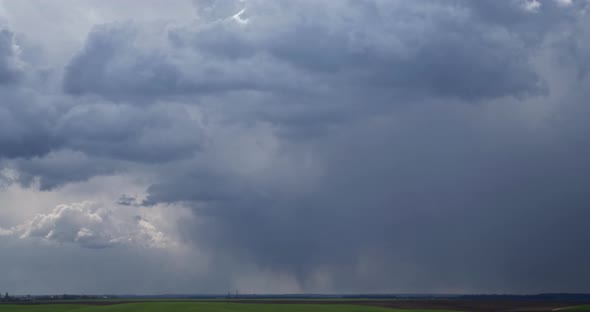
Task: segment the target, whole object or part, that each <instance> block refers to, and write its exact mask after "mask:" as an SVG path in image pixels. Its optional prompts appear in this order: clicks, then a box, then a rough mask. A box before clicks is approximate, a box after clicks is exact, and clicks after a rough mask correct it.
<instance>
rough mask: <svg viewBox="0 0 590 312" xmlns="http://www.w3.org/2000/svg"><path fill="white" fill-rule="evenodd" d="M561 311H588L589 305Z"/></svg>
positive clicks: (589, 309)
mask: <svg viewBox="0 0 590 312" xmlns="http://www.w3.org/2000/svg"><path fill="white" fill-rule="evenodd" d="M562 310H563V311H590V305H586V306H579V307H571V308H565V309H562Z"/></svg>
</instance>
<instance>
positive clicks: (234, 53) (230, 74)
mask: <svg viewBox="0 0 590 312" xmlns="http://www.w3.org/2000/svg"><path fill="white" fill-rule="evenodd" d="M244 6H245V8H244V10H245V11H244V12H245V13H247V14H248V15H247V16H248V18H245V19H246V20H247V23H246V22H238V21H236V20H235V19H233V18H229V17H227V18H226V19H220V20H215V21H213V22H211V23H209V24H205V25H201V24H197V25H195V26H191V27H176V28H172V29H170V30H168V31H167V33H166V32H162V31H160V32H155V33H148V34H151V35H155V36H160V37H162V38H163V39H164V41H165V42H164V44H163V45H161V46H158V47H157V48H152V47H149V46H148V47H147V50H146V46H145V45H146V43H145V42H144V41H142V40H146V39H148V38H149V36H146V34H143V35H142V34H138V33H137V32H138V28H139V27H140V26H137V25H133V24H122V25H115V26H102V27H99V28H97V29H95V30H94V31H93V32H92V34H91V35H90V36H89V38H88V40H87V42H86V46H85V47H84V49H83V51H81V53H80V54H79V55H78V56H76V57H75V58H74V60H73V61H72V62H71V63H70V64H69V65H68V67H67V70H66V75H65V78H64V88H65V90H66V91H67V92H69V93H72V94H87V93H89V94H99V95H102V96H105V97H107V98H113V97H123V98H129V97H131V98H133V97H143V96H148V97H151V98H153V97H158V96H179V95H186V94H197V95H198V94H207V93H223V92H227V91H232V90H234V91H236V90H237V91H240V90H258V91H264V92H280V93H292V92H294V91H296V92H310V91H313V90H314V89H318V88H320V86H321V87H326V86H328V87H332V88H337V89H340V90H343V91H346V90H347V89H349V88H351V87H354V86H358V85H359V84H360V85H362V86H363V87H365V88H370V87H380V88H384V89H391V90H394V91H395V92H396V93H399V94H405V95H406V96H407V95H415V94H424V95H428V96H450V97H459V98H465V99H469V100H477V99H481V98H494V97H502V96H521V95H527V94H536V93H539V92H542V91H543V90H544V85H543V83H542V81H541V80H540V78H539V77H538V76H537V75H536V73H535V72H534V70H533V69H532V68H531V64H530V57H531V55H530V53H531V52H532V51H531V50H529V49H526V40H525V39H523V37H524V35H526V33H527V31H530V30H529V29H524V30H522V31H520V30H519V29H518V30H519V31H520V32H518V33H514V32H512V31H511V30H510V29H508V28H506V27H498V26H497V23H480V22H479V19H480V16H479V15H478V14H471V12H470V9H472V8H471V6H472V5H467V4H464V5H444V4H437V3H434V4H429V5H423V4H409V3H406V4H399V3H387V2H378V3H374V2H359V3H357V4H345V5H344V4H331V3H319V4H315V5H314V4H309V3H305V4H302V5H295V4H280V5H277V4H275V5H268V4H266V3H258V2H253V3H248V4H247V5H244ZM269 6H270V8H268V7H269ZM314 6H317V7H318V9H316V8H314ZM474 6H475V7H476V9H478V8H479V7H478V5H474ZM476 9H474V10H476ZM518 9H519V10H520V11H524V10H523V9H522V8H520V7H519V8H518ZM236 10H237V9H236ZM328 10H334V11H338V12H339V13H340V15H325V14H326V11H328ZM478 10H481V9H478ZM476 11H477V10H476ZM270 14H274V15H276V16H273V15H270ZM520 14H523V15H524V14H527V13H526V12H522V13H520ZM528 15H533V14H531V13H528ZM229 16H231V15H229ZM304 16H305V17H304ZM519 16H520V15H519ZM526 17H529V16H526ZM273 23H276V25H273ZM537 32H541V30H537ZM521 35H522V36H521ZM165 39H168V40H167V41H168V42H166V40H165ZM499 64H501V66H498V65H499ZM490 80H492V81H495V83H494V84H491V83H489V81H490ZM381 92H383V91H381ZM408 93H409V94H408Z"/></svg>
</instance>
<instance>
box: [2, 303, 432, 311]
mask: <svg viewBox="0 0 590 312" xmlns="http://www.w3.org/2000/svg"><path fill="white" fill-rule="evenodd" d="M135 311H137V312H139V311H142V312H144V311H145V312H176V311H178V312H185V311H186V312H193V311H194V312H275V311H276V312H400V311H411V312H431V311H432V312H434V310H397V309H388V308H379V307H368V306H355V305H337V304H334V305H332V304H329V305H326V304H240V303H221V302H144V303H125V304H115V305H108V306H93V305H77V304H43V305H4V304H0V312H135ZM435 311H436V312H443V311H442V310H435Z"/></svg>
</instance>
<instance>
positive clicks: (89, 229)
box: [0, 202, 173, 248]
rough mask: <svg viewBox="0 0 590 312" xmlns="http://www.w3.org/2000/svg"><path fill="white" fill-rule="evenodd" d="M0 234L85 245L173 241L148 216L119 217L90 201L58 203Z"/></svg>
mask: <svg viewBox="0 0 590 312" xmlns="http://www.w3.org/2000/svg"><path fill="white" fill-rule="evenodd" d="M0 234H3V235H16V236H19V237H20V238H21V239H42V240H44V241H48V242H55V243H75V244H79V245H80V246H82V247H86V248H105V247H111V246H116V245H136V246H142V247H167V246H169V245H170V244H173V242H172V241H171V240H170V239H169V238H168V236H167V235H166V234H164V233H163V232H162V231H160V230H159V229H158V228H157V227H156V226H155V225H154V224H152V223H150V221H149V220H147V219H145V218H143V217H141V216H135V217H131V218H130V217H127V218H125V217H122V216H119V215H117V214H116V213H114V211H113V210H112V209H108V208H105V207H103V206H102V205H98V204H96V203H92V202H79V203H72V204H64V205H58V206H57V207H55V209H53V211H51V212H50V213H47V214H38V215H37V216H35V217H34V218H33V219H31V220H29V221H27V222H25V223H23V224H21V225H18V226H16V227H13V228H12V229H9V230H6V229H4V230H2V231H1V232H0Z"/></svg>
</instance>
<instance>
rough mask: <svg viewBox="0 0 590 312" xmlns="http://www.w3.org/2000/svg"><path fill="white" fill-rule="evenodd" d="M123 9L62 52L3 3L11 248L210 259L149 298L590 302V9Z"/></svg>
mask: <svg viewBox="0 0 590 312" xmlns="http://www.w3.org/2000/svg"><path fill="white" fill-rule="evenodd" d="M105 3H106V4H104V3H103V4H101V5H98V4H97V3H94V2H92V1H88V2H85V3H84V5H85V6H88V7H90V8H94V9H95V10H96V12H98V13H96V14H98V16H99V20H98V21H97V22H96V23H95V25H93V26H92V27H88V28H87V29H88V30H87V31H79V33H78V32H76V31H72V33H70V34H68V35H69V36H71V38H69V37H68V38H69V39H68V40H67V42H75V43H76V44H75V45H74V44H68V45H64V47H63V51H60V52H61V53H57V54H60V55H61V56H62V57H59V58H56V59H55V60H54V61H52V55H56V51H55V50H51V51H52V53H49V52H47V51H49V49H50V48H49V47H45V46H44V45H45V44H47V43H43V42H40V43H38V46H37V45H35V44H33V43H32V42H31V41H32V38H36V36H35V34H36V30H35V29H34V27H33V28H26V27H25V28H23V29H19V28H18V27H19V25H20V27H22V25H23V23H18V22H17V21H18V20H19V18H20V19H23V18H24V17H23V15H22V14H23V13H22V12H23V10H24V12H29V11H27V9H26V8H24V9H23V8H22V7H19V5H16V4H11V3H8V2H0V8H3V10H0V14H5V15H6V18H5V19H3V18H0V23H3V21H4V20H6V21H7V22H6V23H5V24H6V25H5V26H3V28H2V29H3V30H2V31H0V96H1V97H2V101H1V105H0V165H1V167H2V169H3V171H1V172H2V175H0V178H2V179H1V180H0V181H2V183H0V190H2V192H0V197H2V196H6V198H7V199H6V200H4V201H3V200H2V198H0V205H3V206H4V205H7V206H6V207H1V208H2V209H3V210H4V211H3V212H2V213H0V218H5V220H10V221H4V220H0V235H1V236H0V241H10V242H11V243H10V244H7V246H8V247H5V248H3V247H2V246H0V252H4V251H3V250H7V251H11V252H12V253H13V255H11V257H10V259H8V260H3V261H8V262H10V265H18V259H19V258H18V257H19V256H18V254H19V253H22V254H23V255H26V254H27V251H26V250H27V249H28V248H31V249H34V248H36V247H35V246H37V245H38V244H42V249H43V250H44V251H47V252H49V253H51V254H52V257H51V259H53V260H52V261H55V263H54V264H53V265H54V266H58V267H59V262H60V261H61V260H60V259H61V258H60V256H59V255H60V253H61V252H65V250H68V251H71V250H76V252H75V253H74V254H76V255H79V256H80V258H81V259H84V260H83V261H88V262H90V263H94V262H97V261H100V259H113V257H115V255H116V256H117V257H119V256H120V257H124V258H125V260H124V261H122V262H121V264H120V265H119V266H117V265H116V264H112V266H113V267H117V268H116V269H117V270H123V269H124V268H123V267H131V266H133V265H134V264H133V263H134V261H141V260H138V259H137V258H135V257H138V255H139V254H142V255H143V254H145V255H149V257H151V259H153V262H149V261H148V262H147V263H145V267H143V266H142V268H143V269H145V270H149V271H151V270H157V268H158V267H160V266H161V264H162V263H182V264H183V265H179V266H178V268H179V270H180V269H182V268H186V266H187V265H188V263H190V262H191V261H194V262H195V263H199V264H200V265H199V266H197V267H198V268H194V269H193V270H190V273H187V274H188V275H187V276H186V277H185V278H184V279H182V280H180V281H179V284H178V285H176V287H175V286H172V285H170V284H169V283H158V282H154V281H155V280H161V279H163V278H165V277H164V276H165V275H160V274H159V273H154V274H155V275H154V276H153V279H150V280H149V281H147V282H146V285H145V287H141V288H140V289H138V290H134V289H133V287H134V286H133V285H135V283H132V282H125V281H124V280H121V281H120V282H119V283H117V286H116V287H115V289H116V290H115V292H127V293H129V292H143V293H149V292H152V293H161V292H165V291H171V290H173V291H175V292H193V291H194V290H195V289H196V290H198V291H200V292H222V293H225V292H226V291H227V290H228V289H235V288H241V289H244V290H245V291H246V290H247V289H250V290H252V289H253V290H252V291H257V292H275V291H278V290H280V291H282V292H347V293H351V292H355V293H359V292H361V293H362V292H402V293H410V292H412V293H416V292H422V293H433V292H441V293H449V292H469V293H481V292H501V293H507V292H518V293H531V292H553V291H559V292H587V291H590V289H588V285H587V283H585V282H584V281H585V280H587V279H588V278H590V269H589V268H588V266H587V263H589V262H590V252H589V251H586V250H587V248H585V245H586V242H588V241H590V234H589V233H588V231H586V230H585V228H586V227H587V226H586V224H587V220H589V219H590V210H589V209H588V207H589V205H590V195H588V194H590V189H589V186H588V185H589V184H588V183H587V177H588V176H589V174H590V163H589V162H588V159H590V158H589V156H590V149H589V148H588V146H590V139H588V136H587V135H586V134H587V133H588V131H590V128H589V126H588V120H587V119H588V118H587V117H588V116H589V115H588V113H590V108H588V105H587V103H586V102H587V99H588V98H589V96H590V94H589V91H588V88H587V87H586V86H587V85H588V83H590V80H589V78H588V75H587V71H588V68H589V64H590V59H589V55H590V43H589V42H588V38H589V35H590V22H589V21H590V20H589V19H588V9H589V8H590V4H589V3H588V2H587V1H584V0H573V1H563V0H560V1H553V0H547V1H541V0H538V1H537V0H530V1H529V0H522V1H521V0H510V1H491V0H490V1H459V0H458V1H379V0H366V1H306V0H301V1H295V2H276V1H262V0H247V1H229V0H228V1H221V0H218V1H193V2H190V4H189V6H190V7H191V8H192V10H193V11H192V12H191V14H192V15H191V18H188V19H187V18H186V16H185V15H182V17H180V15H179V14H180V13H179V12H180V11H186V10H181V9H180V8H186V5H187V3H185V2H181V1H179V2H177V3H175V4H171V5H170V7H169V8H168V9H167V10H162V12H161V15H160V14H153V15H152V14H146V16H147V17H146V18H141V19H140V18H135V16H134V14H133V12H134V9H133V8H134V7H137V8H144V9H145V7H146V6H148V4H147V3H143V2H142V3H139V2H137V3H135V2H131V4H129V7H128V8H124V9H122V11H120V12H118V13H117V14H118V15H116V16H115V17H113V16H112V14H113V13H112V12H111V10H109V9H105V8H109V6H112V5H116V4H115V3H114V2H109V1H106V2H105ZM68 4H69V2H67V1H66V2H63V3H62V2H56V3H55V4H53V5H54V6H56V7H58V8H63V10H66V11H65V12H67V10H68V9H70V10H74V9H73V8H71V7H69V6H68ZM151 4H152V5H154V6H158V5H160V4H161V3H160V2H158V1H153V3H151ZM175 6H178V8H179V9H178V10H175V9H174V8H175ZM127 9H128V10H127ZM50 11H51V10H50ZM11 14H15V15H14V16H12V18H10V17H11ZM64 14H65V13H64ZM101 14H102V15H101ZM24 16H25V17H26V16H27V15H26V14H25V15H24ZM45 18H50V17H45ZM100 18H103V20H100ZM11 23H12V24H11ZM60 40H63V42H66V39H65V38H62V39H60ZM21 41H22V42H23V43H22V44H21V43H20V42H21ZM72 47H74V48H72ZM26 48H28V49H30V51H27V50H26ZM51 49H55V47H51ZM40 55H45V56H43V57H41V56H40ZM64 55H67V56H69V57H67V58H66V57H63V56H64ZM37 58H39V59H37ZM111 179H112V181H117V182H116V183H117V184H116V185H113V186H110V185H109V182H101V181H111ZM27 192H32V193H33V194H37V195H35V196H40V197H42V196H49V194H51V196H52V197H51V200H52V202H56V205H45V204H43V203H35V204H34V205H33V204H31V203H30V202H29V201H28V200H29V199H26V198H24V197H23V195H18V194H28V193H27ZM14 194H16V195H14ZM60 200H61V201H62V202H59V201H60ZM91 202H94V203H101V204H100V205H99V204H91ZM20 203H23V204H20ZM25 204H26V205H28V206H27V209H26V212H22V211H21V210H22V209H23V208H22V207H21V206H19V205H25ZM97 205H98V206H97ZM85 249H93V251H92V253H90V254H89V253H88V251H86V250H85ZM138 250H139V251H138ZM15 251H16V254H14V253H15ZM31 252H36V251H31ZM166 254H170V257H167V256H166ZM23 257H24V256H23ZM89 258H91V259H89ZM163 259H166V260H163ZM64 263H65V262H64ZM3 265H4V264H3ZM82 265H84V264H83V263H80V266H82ZM120 266H123V267H120ZM107 269H108V267H106V266H101V267H100V270H107ZM19 272H20V273H19V274H21V275H19V276H13V277H11V278H10V279H7V280H8V281H9V284H8V285H2V284H0V287H11V284H10V283H14V285H15V286H14V287H16V288H18V289H23V291H24V289H26V287H27V285H26V283H23V282H17V281H18V280H19V279H21V278H22V280H27V278H29V277H27V276H26V274H27V273H26V272H25V271H19ZM33 272H34V271H33ZM97 272H98V271H97ZM134 272H135V271H134ZM165 273H166V274H169V275H170V276H182V274H180V273H179V272H174V270H173V269H171V271H170V270H167V271H166V272H165ZM31 274H33V273H31ZM88 274H89V275H92V274H91V273H88ZM97 274H100V273H99V272H98V273H97ZM162 274H163V273H162ZM122 276H125V277H127V278H133V277H134V276H140V273H139V272H135V273H133V274H130V275H122ZM66 281H67V282H66V283H67V284H64V285H65V286H63V287H60V288H59V289H60V290H62V289H64V287H65V288H66V289H69V290H68V291H70V292H83V291H84V290H87V289H88V290H92V291H100V292H109V291H110V290H109V289H107V288H108V287H109V286H108V283H107V282H103V281H101V282H100V285H101V287H105V289H104V290H97V289H96V288H95V286H92V285H84V284H76V283H74V282H71V281H72V279H69V278H68V279H66ZM73 285H76V287H78V288H76V289H73V288H71V287H74V286H73ZM159 285H161V286H159ZM208 285H209V286H208ZM261 285H262V286H261ZM264 285H266V286H264ZM30 287H31V288H33V289H41V290H39V291H43V292H46V291H48V292H50V291H51V289H50V284H47V286H39V285H35V286H30Z"/></svg>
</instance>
